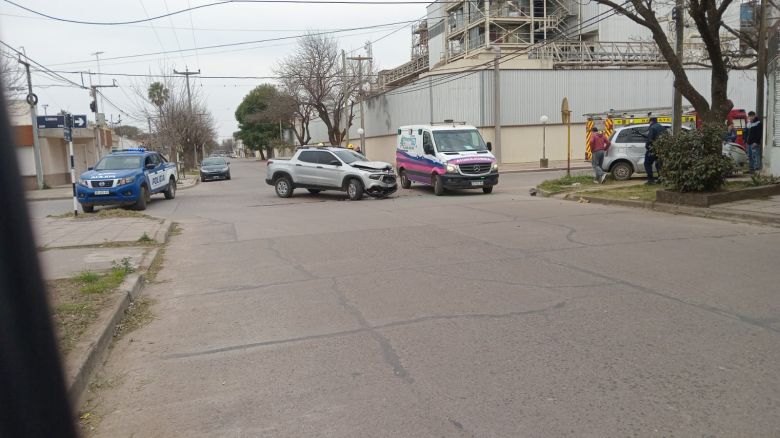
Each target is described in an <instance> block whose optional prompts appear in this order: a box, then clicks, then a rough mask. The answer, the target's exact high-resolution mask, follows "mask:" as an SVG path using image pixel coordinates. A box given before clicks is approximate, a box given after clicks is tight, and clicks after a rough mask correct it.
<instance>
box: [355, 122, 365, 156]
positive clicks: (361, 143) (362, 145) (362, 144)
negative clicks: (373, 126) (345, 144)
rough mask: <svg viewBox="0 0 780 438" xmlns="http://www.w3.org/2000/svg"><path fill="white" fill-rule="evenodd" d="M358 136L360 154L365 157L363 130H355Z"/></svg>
mask: <svg viewBox="0 0 780 438" xmlns="http://www.w3.org/2000/svg"><path fill="white" fill-rule="evenodd" d="M357 133H358V135H359V136H360V153H361V154H363V155H365V154H366V150H365V149H366V138H365V134H366V131H365V130H364V129H363V128H358V130H357Z"/></svg>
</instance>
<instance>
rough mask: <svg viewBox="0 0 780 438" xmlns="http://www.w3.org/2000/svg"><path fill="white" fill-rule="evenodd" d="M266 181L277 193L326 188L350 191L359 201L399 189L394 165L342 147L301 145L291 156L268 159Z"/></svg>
mask: <svg viewBox="0 0 780 438" xmlns="http://www.w3.org/2000/svg"><path fill="white" fill-rule="evenodd" d="M267 166H268V169H267V170H266V177H265V182H266V183H267V184H268V185H272V186H274V188H275V189H276V195H277V196H279V197H280V198H289V197H290V196H292V194H293V190H295V189H297V188H303V189H307V190H308V191H309V193H312V194H317V193H320V192H322V191H324V190H338V191H341V192H347V196H349V199H351V200H353V201H356V200H358V199H360V198H362V197H363V195H364V194H368V195H369V196H373V197H376V198H385V197H387V196H390V195H391V194H393V193H394V192H395V191H396V190H397V189H398V183H397V182H396V176H395V172H394V171H393V166H391V165H390V164H388V163H384V162H381V161H368V159H367V158H366V157H364V156H363V155H361V154H359V153H357V152H355V151H352V150H349V149H342V148H334V147H316V148H315V147H307V146H304V147H301V148H299V149H298V150H297V151H296V152H295V155H293V157H292V158H289V159H284V158H282V159H278V158H274V159H271V160H268V162H267Z"/></svg>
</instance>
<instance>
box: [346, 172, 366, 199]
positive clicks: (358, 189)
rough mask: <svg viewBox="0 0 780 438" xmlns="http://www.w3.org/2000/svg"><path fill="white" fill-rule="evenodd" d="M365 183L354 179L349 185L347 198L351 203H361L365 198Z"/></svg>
mask: <svg viewBox="0 0 780 438" xmlns="http://www.w3.org/2000/svg"><path fill="white" fill-rule="evenodd" d="M363 191H364V188H363V183H362V182H360V180H358V179H357V178H352V179H351V180H349V182H348V183H347V196H349V200H350V201H359V200H360V199H361V198H362V197H363Z"/></svg>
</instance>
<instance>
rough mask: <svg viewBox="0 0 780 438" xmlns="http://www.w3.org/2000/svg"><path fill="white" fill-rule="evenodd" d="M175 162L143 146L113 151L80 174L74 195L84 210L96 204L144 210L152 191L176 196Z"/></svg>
mask: <svg viewBox="0 0 780 438" xmlns="http://www.w3.org/2000/svg"><path fill="white" fill-rule="evenodd" d="M178 179H179V176H178V173H177V172H176V165H175V164H174V163H169V162H168V161H167V160H166V159H165V157H163V156H162V155H160V154H159V153H157V152H154V151H147V150H146V149H144V148H132V149H126V150H123V151H118V152H113V153H111V154H109V155H106V156H105V157H103V158H101V159H100V161H98V162H97V164H96V165H95V167H90V168H89V170H88V171H86V172H84V173H82V174H81V176H80V177H79V180H78V183H77V184H76V196H77V197H78V200H79V202H80V203H81V208H83V209H84V211H85V212H86V213H91V212H93V211H95V206H96V205H132V206H133V207H135V208H136V209H137V210H145V209H146V204H147V203H148V202H149V200H150V198H151V196H152V195H153V194H155V193H163V194H164V195H165V199H173V198H174V197H176V181H177V180H178Z"/></svg>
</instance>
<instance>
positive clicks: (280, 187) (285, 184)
mask: <svg viewBox="0 0 780 438" xmlns="http://www.w3.org/2000/svg"><path fill="white" fill-rule="evenodd" d="M274 188H275V189H276V196H278V197H280V198H289V197H290V196H292V194H293V186H292V182H291V181H290V178H289V177H287V176H281V177H279V178H277V179H276V182H275V183H274Z"/></svg>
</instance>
